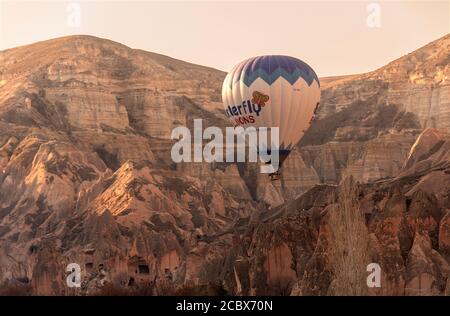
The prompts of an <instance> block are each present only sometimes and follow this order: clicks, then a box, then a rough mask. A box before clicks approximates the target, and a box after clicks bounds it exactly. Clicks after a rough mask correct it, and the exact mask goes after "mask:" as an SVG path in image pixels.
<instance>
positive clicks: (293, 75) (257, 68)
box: [222, 55, 320, 179]
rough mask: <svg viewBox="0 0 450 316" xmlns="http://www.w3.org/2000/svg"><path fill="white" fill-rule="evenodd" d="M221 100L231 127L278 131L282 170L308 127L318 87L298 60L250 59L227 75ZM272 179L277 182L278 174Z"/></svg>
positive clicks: (312, 116)
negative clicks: (284, 162) (274, 129)
mask: <svg viewBox="0 0 450 316" xmlns="http://www.w3.org/2000/svg"><path fill="white" fill-rule="evenodd" d="M222 100H223V104H224V108H225V112H226V115H227V116H228V117H229V118H230V120H231V121H232V123H233V125H234V126H237V125H240V126H243V127H247V126H254V127H256V128H259V127H267V128H272V127H278V128H279V144H280V146H279V160H280V167H281V165H282V163H283V161H284V160H285V159H286V157H287V156H288V155H289V153H290V152H291V150H292V149H293V148H294V146H295V145H296V144H297V143H298V142H299V141H300V140H301V139H302V137H303V135H304V134H305V132H306V130H307V129H308V128H309V126H310V125H311V122H312V120H313V118H314V115H315V113H316V111H317V107H318V105H319V101H320V83H319V79H318V77H317V75H316V73H315V72H314V70H313V69H312V68H311V67H310V66H308V65H307V64H306V63H304V62H303V61H301V60H299V59H297V58H294V57H290V56H280V55H268V56H259V57H253V58H250V59H247V60H244V61H243V62H241V63H239V64H238V65H236V66H235V67H234V68H233V69H232V70H231V71H230V72H229V73H228V75H227V76H226V78H225V80H224V82H223V86H222ZM271 178H272V179H278V178H279V172H277V173H276V174H272V176H271Z"/></svg>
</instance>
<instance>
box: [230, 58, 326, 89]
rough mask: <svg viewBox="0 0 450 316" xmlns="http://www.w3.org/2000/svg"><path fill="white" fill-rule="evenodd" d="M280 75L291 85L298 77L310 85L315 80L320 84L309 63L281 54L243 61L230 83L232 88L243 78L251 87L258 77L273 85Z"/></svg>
mask: <svg viewBox="0 0 450 316" xmlns="http://www.w3.org/2000/svg"><path fill="white" fill-rule="evenodd" d="M233 74H234V75H233ZM280 77H282V78H284V79H285V80H286V81H287V82H289V83H290V84H291V85H293V84H294V83H295V82H296V81H297V80H298V78H303V79H304V80H305V81H306V82H307V83H308V85H309V86H310V85H311V84H312V82H313V81H314V80H315V81H316V82H317V84H318V85H319V86H320V82H319V79H318V78H317V75H316V73H315V72H314V70H312V69H311V67H309V65H308V64H306V63H304V62H303V61H301V60H300V59H297V58H294V57H289V56H279V55H271V56H260V57H255V58H251V59H249V60H247V61H245V62H243V63H241V64H240V65H238V66H237V68H236V69H234V71H232V73H231V78H230V80H229V82H228V85H229V87H230V88H231V87H232V85H233V84H234V83H236V82H238V81H240V80H241V81H242V82H243V83H244V84H245V85H246V86H247V87H249V86H250V85H251V84H252V83H253V82H255V80H256V79H258V78H261V79H262V80H264V81H265V82H266V83H267V84H268V85H271V84H272V83H274V82H275V81H276V80H277V79H278V78H280Z"/></svg>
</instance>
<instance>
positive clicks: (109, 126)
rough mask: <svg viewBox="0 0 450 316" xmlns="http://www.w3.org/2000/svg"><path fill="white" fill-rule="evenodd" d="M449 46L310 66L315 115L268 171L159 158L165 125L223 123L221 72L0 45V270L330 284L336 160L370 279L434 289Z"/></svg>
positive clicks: (166, 154) (156, 280)
mask: <svg viewBox="0 0 450 316" xmlns="http://www.w3.org/2000/svg"><path fill="white" fill-rule="evenodd" d="M449 55H450V36H446V37H444V38H441V39H439V40H437V41H435V42H433V43H431V44H429V45H427V46H425V47H423V48H421V49H419V50H418V51H416V52H414V53H412V54H409V55H407V56H404V57H402V58H401V59H399V60H397V61H394V62H392V63H391V64H389V65H387V66H386V67H383V68H381V69H379V70H376V71H374V72H372V73H368V74H363V75H355V76H345V77H333V78H324V79H323V80H322V89H323V97H322V106H321V108H320V116H319V120H317V121H316V122H315V123H314V124H313V126H312V128H311V130H310V131H309V132H308V134H307V135H306V137H305V138H304V140H303V141H302V144H301V147H299V148H298V149H297V150H296V151H294V152H293V153H292V155H291V156H290V157H289V158H288V159H287V160H286V162H285V165H284V170H283V175H282V180H281V181H279V182H270V181H269V180H268V178H267V176H266V175H261V174H259V173H258V172H257V171H258V169H257V168H258V166H257V165H255V164H206V163H204V164H203V163H195V164H182V165H176V164H174V163H172V160H171V158H170V148H171V144H172V141H171V140H170V133H171V131H172V129H173V128H174V127H175V126H178V125H187V126H190V125H191V124H192V120H193V119H194V118H199V117H201V118H203V119H204V121H205V122H206V125H215V126H222V127H225V126H226V125H227V120H226V118H225V116H224V114H223V111H222V104H221V97H220V90H221V84H222V80H223V78H224V76H225V73H223V72H220V71H218V70H215V69H211V68H207V67H202V66H198V65H193V64H189V63H186V62H183V61H179V60H175V59H172V58H169V57H166V56H162V55H158V54H154V53H149V52H144V51H140V50H134V49H130V48H128V47H126V46H123V45H121V44H119V43H115V42H112V41H108V40H104V39H99V38H95V37H90V36H71V37H65V38H59V39H54V40H50V41H45V42H39V43H36V44H32V45H28V46H23V47H18V48H14V49H9V50H6V51H2V52H0V283H1V282H4V284H5V285H4V286H3V287H4V288H9V287H11V286H12V287H16V286H17V287H20V288H26V289H27V290H28V291H30V292H32V293H37V294H79V293H87V294H93V293H96V292H98V291H102V290H104V289H105V284H109V286H112V287H117V288H119V289H121V290H123V289H127V290H130V291H131V290H133V291H134V290H139V289H140V290H142V289H145V290H148V291H150V292H151V293H152V294H165V293H172V292H173V291H175V290H176V289H179V288H183V287H186V286H193V285H195V286H197V285H198V286H209V291H211V284H213V285H214V286H213V288H214V289H215V290H214V291H216V292H217V291H218V288H219V290H221V291H227V292H229V293H232V294H240V293H242V294H271V293H272V294H289V293H292V294H327V293H339V291H338V287H337V285H336V284H338V283H339V282H337V281H336V280H338V279H337V276H336V271H335V270H336V267H335V266H333V264H335V263H336V262H339V260H337V259H336V260H335V259H333V260H330V259H329V255H330V246H329V245H328V244H329V241H330V239H331V240H333V239H336V238H330V235H329V233H330V232H329V231H330V230H329V229H327V227H329V226H330V225H329V221H330V219H329V218H330V217H331V218H332V219H333V217H332V216H331V215H327V214H333V212H330V209H331V210H335V209H340V207H341V204H340V202H339V201H341V202H342V198H341V199H340V198H339V196H342V195H343V194H340V192H341V191H342V192H347V191H346V190H340V189H339V188H337V187H336V184H338V183H339V182H341V180H342V179H344V178H345V177H347V176H349V175H352V176H353V179H355V180H357V181H359V182H360V183H361V184H355V183H353V184H352V185H351V186H350V187H351V188H352V190H353V191H355V192H356V191H357V192H358V196H357V198H355V199H354V200H355V203H356V204H355V205H358V209H359V208H361V210H363V211H364V218H365V222H364V227H366V226H367V232H366V235H367V236H368V237H367V238H366V239H367V240H371V241H373V242H374V244H375V245H376V247H372V248H371V249H372V250H371V252H367V256H366V257H367V258H370V259H371V260H377V261H375V262H380V264H381V265H382V268H383V269H386V270H385V271H386V274H385V278H386V279H385V281H383V282H386V284H389V286H388V287H384V288H383V289H382V292H379V293H388V294H417V293H419V294H422V293H431V294H443V293H448V291H449V286H448V285H447V283H446V282H447V280H448V273H449V272H448V271H449V268H448V260H449V257H448V247H449V223H448V210H449V207H450V206H449V196H448V193H449V191H450V188H449V184H448V183H449V181H448V180H449V179H448V174H449V167H448V162H449V156H448V149H449V147H448V144H449V141H448V136H446V135H447V134H446V132H445V129H447V128H449V127H450V117H449V111H450V110H449V109H450V106H449V102H450V101H449V100H450V96H449V72H450V70H449V63H448V61H449ZM428 127H432V128H434V129H428V130H427V131H426V132H423V133H422V131H423V130H424V129H425V128H428ZM421 133H422V134H421ZM419 135H420V137H419V138H417V137H418V136H419ZM416 139H417V141H416ZM411 148H412V149H411ZM344 187H345V186H344ZM352 190H350V191H349V192H347V193H348V194H347V195H348V196H350V197H351V196H352V195H351V194H350V193H352V192H353V191H352ZM344 195H345V194H344ZM347 195H346V198H345V199H344V200H346V199H348V196H347ZM356 200H357V201H356ZM361 205H362V206H363V207H361ZM419 206H420V207H419ZM334 220H336V219H334ZM361 227H362V226H361ZM333 256H336V254H333ZM333 258H336V257H333ZM71 262H76V263H79V264H80V265H81V267H82V271H83V286H82V289H81V290H73V289H68V288H67V287H66V286H65V267H66V266H67V264H68V263H71ZM333 269H334V270H333ZM333 282H334V283H333ZM218 284H219V285H218ZM191 290H192V289H191ZM197 290H198V289H197ZM77 291H78V292H77ZM171 291H172V292H171ZM214 291H213V292H214ZM333 291H334V292H333ZM216 292H214V293H216ZM219 292H220V291H219ZM146 293H147V292H146Z"/></svg>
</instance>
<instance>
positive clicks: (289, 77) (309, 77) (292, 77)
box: [242, 67, 319, 87]
mask: <svg viewBox="0 0 450 316" xmlns="http://www.w3.org/2000/svg"><path fill="white" fill-rule="evenodd" d="M280 77H283V78H284V79H286V81H287V82H289V83H290V84H291V85H293V84H294V83H295V82H296V81H297V80H298V78H303V79H304V80H305V81H306V83H307V84H308V86H310V85H311V84H312V83H313V81H314V80H316V81H317V84H319V80H317V77H316V75H315V74H311V73H310V72H305V71H303V70H302V69H299V68H297V69H296V70H295V71H294V72H293V73H289V72H287V71H286V70H284V69H283V68H281V67H280V68H277V69H276V70H275V71H274V72H273V73H272V74H268V73H267V72H266V71H265V70H264V69H261V68H260V69H257V70H256V71H253V72H251V73H250V74H248V75H247V74H245V73H244V74H243V78H242V81H243V82H244V84H245V85H246V86H247V87H250V85H251V84H252V83H253V82H255V80H256V79H258V78H261V79H262V80H264V81H265V82H266V83H267V84H268V85H271V84H272V83H274V82H275V81H276V80H277V79H278V78H280Z"/></svg>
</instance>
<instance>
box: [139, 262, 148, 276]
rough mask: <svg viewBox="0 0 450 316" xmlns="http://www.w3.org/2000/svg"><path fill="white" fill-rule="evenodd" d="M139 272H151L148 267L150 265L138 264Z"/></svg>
mask: <svg viewBox="0 0 450 316" xmlns="http://www.w3.org/2000/svg"><path fill="white" fill-rule="evenodd" d="M138 270H139V274H149V273H150V269H149V268H148V265H146V264H140V265H138Z"/></svg>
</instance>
